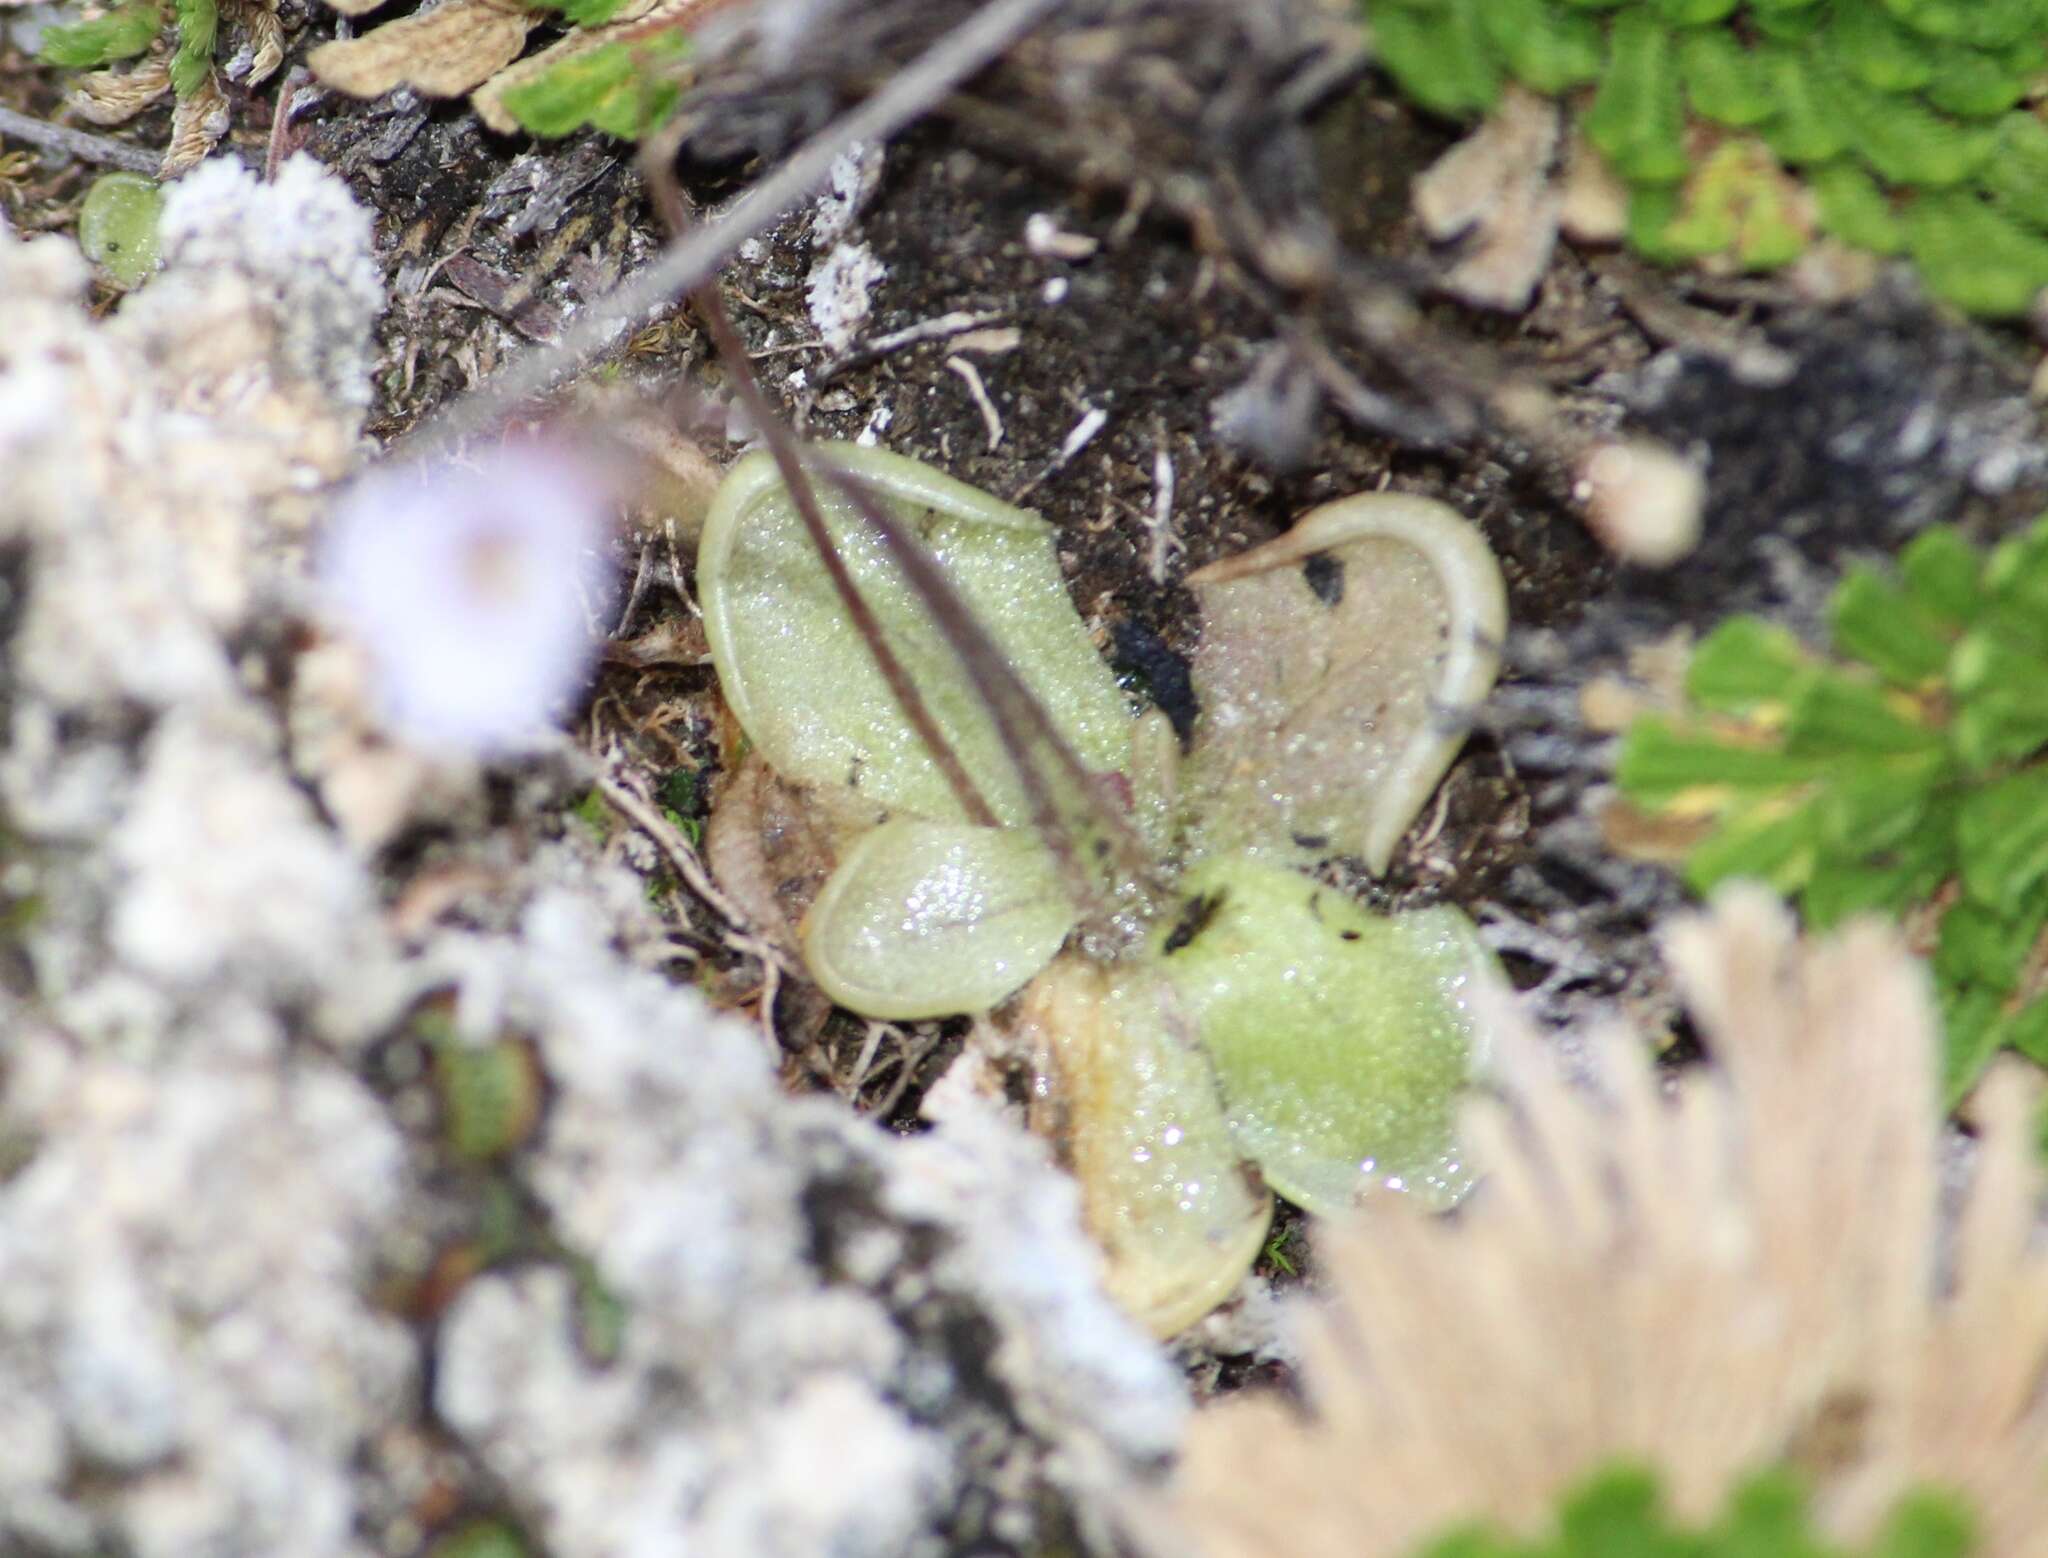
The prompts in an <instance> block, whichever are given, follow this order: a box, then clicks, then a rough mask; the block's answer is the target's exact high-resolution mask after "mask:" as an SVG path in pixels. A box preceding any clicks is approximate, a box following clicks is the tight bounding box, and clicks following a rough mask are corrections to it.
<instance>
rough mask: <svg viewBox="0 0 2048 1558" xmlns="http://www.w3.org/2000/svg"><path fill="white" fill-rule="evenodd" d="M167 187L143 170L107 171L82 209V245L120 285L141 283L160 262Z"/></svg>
mask: <svg viewBox="0 0 2048 1558" xmlns="http://www.w3.org/2000/svg"><path fill="white" fill-rule="evenodd" d="M163 214H164V192H163V190H162V189H160V188H159V187H158V186H157V184H156V182H155V181H154V180H152V179H146V178H144V177H143V176H142V175H141V174H139V173H103V174H101V175H100V176H99V177H98V178H96V179H94V180H93V184H92V188H91V189H89V190H87V191H86V192H85V200H84V203H83V204H81V205H80V206H79V208H78V247H79V249H80V250H81V251H82V252H83V253H84V255H85V257H86V258H87V259H88V260H91V261H92V262H93V263H94V264H95V265H97V266H99V267H100V268H101V269H102V270H104V271H105V272H106V273H107V275H108V277H109V278H110V279H111V280H113V281H114V282H115V283H117V284H118V285H120V286H122V287H137V286H140V285H141V284H142V283H143V282H144V281H145V280H146V279H148V277H149V276H150V274H151V273H152V272H153V271H155V269H156V267H157V231H158V228H159V226H160V224H161V223H162V221H163Z"/></svg>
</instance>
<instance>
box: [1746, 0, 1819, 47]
mask: <svg viewBox="0 0 2048 1558" xmlns="http://www.w3.org/2000/svg"><path fill="white" fill-rule="evenodd" d="M1744 14H1745V15H1747V16H1748V17H1749V21H1750V25H1751V26H1752V27H1754V28H1756V30H1757V33H1758V35H1759V36H1761V37H1763V38H1767V39H1769V40H1771V41H1773V42H1777V43H1804V42H1806V41H1807V40H1808V39H1809V38H1812V37H1813V36H1814V35H1815V34H1817V33H1818V32H1819V31H1820V30H1821V28H1822V27H1824V26H1826V25H1827V17H1828V13H1827V7H1826V6H1824V5H1817V4H1816V5H1797V6H1787V7H1777V6H1767V5H1760V4H1758V3H1757V0H1750V3H1749V7H1748V9H1747V11H1746V12H1745V13H1744Z"/></svg>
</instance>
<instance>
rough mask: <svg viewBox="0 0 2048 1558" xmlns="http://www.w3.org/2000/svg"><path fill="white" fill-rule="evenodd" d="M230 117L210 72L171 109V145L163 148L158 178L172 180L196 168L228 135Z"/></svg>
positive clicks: (231, 120)
mask: <svg viewBox="0 0 2048 1558" xmlns="http://www.w3.org/2000/svg"><path fill="white" fill-rule="evenodd" d="M233 122H234V115H233V113H232V112H231V111H230V110H229V108H228V100H227V99H226V98H225V97H223V96H222V95H221V90H220V82H219V81H218V80H216V79H215V78H214V74H213V72H212V71H208V72H207V73H206V79H205V80H203V81H201V82H200V83H199V85H198V86H197V87H195V88H194V89H193V90H192V91H190V92H188V93H187V94H186V95H185V96H183V97H181V98H179V99H178V101H177V103H176V105H175V106H174V107H173V108H172V109H171V141H170V144H169V145H168V146H166V147H165V148H164V161H163V167H162V168H161V169H160V170H159V172H158V175H157V176H158V177H159V178H167V179H172V178H176V177H177V176H178V175H179V174H180V173H186V172H189V171H190V170H192V169H193V168H196V167H198V166H199V164H200V163H201V162H202V161H203V160H205V157H206V154H207V153H208V152H210V151H212V150H213V149H214V147H216V146H218V145H219V144H220V142H221V137H222V136H224V135H226V134H227V133H228V126H229V125H230V124H232V123H233Z"/></svg>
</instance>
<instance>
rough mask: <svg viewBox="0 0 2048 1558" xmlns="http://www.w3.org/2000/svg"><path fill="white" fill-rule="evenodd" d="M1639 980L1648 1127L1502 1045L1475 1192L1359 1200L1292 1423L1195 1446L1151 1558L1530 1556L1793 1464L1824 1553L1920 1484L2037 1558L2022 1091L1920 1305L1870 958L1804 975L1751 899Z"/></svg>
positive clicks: (2036, 1438) (1923, 1276)
mask: <svg viewBox="0 0 2048 1558" xmlns="http://www.w3.org/2000/svg"><path fill="white" fill-rule="evenodd" d="M1669 950H1670V957H1671V962H1672V965H1673V967H1674V969H1675V971H1676V973H1677V975H1678V978H1679V982H1680V984H1681V987H1682V989H1683V991H1684V993H1685V996H1686V999H1687V1002H1688V1004H1689V1005H1690V1007H1691V1009H1692V1011H1693V1012H1694V1014H1695V1016H1696V1018H1697V1019H1698V1021H1699V1024H1700V1027H1701V1030H1702V1032H1703V1033H1704V1034H1705V1035H1706V1037H1707V1040H1708V1047H1709V1050H1710V1052H1711V1054H1712V1056H1713V1064H1711V1065H1709V1066H1704V1067H1701V1068H1698V1069H1697V1070H1695V1071H1693V1072H1691V1073H1690V1074H1688V1075H1687V1076H1686V1077H1685V1078H1684V1080H1683V1082H1682V1083H1681V1084H1680V1085H1679V1086H1678V1088H1677V1089H1676V1096H1675V1097H1667V1096H1665V1094H1666V1090H1665V1089H1664V1088H1662V1087H1660V1085H1659V1079H1658V1078H1657V1076H1656V1075H1655V1073H1654V1072H1653V1069H1652V1067H1651V1065H1650V1062H1649V1060H1648V1050H1647V1046H1645V1045H1644V1044H1643V1043H1642V1042H1641V1041H1640V1040H1638V1039H1637V1038H1636V1037H1635V1036H1633V1035H1629V1034H1624V1033H1615V1032H1609V1033H1602V1034H1597V1035H1594V1036H1592V1037H1591V1038H1590V1040H1589V1041H1588V1043H1587V1045H1586V1051H1585V1059H1586V1064H1587V1067H1588V1068H1589V1070H1590V1074H1591V1085H1590V1086H1587V1085H1574V1084H1571V1083H1569V1082H1567V1081H1566V1080H1565V1079H1564V1078H1563V1077H1562V1076H1561V1075H1560V1074H1559V1071H1558V1068H1557V1066H1556V1064H1555V1063H1554V1060H1553V1057H1552V1055H1551V1054H1550V1052H1549V1049H1548V1046H1547V1045H1546V1044H1545V1043H1544V1042H1543V1041H1542V1040H1540V1039H1539V1038H1538V1037H1537V1036H1536V1035H1535V1034H1534V1033H1533V1032H1531V1031H1530V1030H1529V1029H1528V1028H1527V1027H1526V1026H1525V1025H1523V1024H1522V1023H1521V1022H1519V1021H1518V1020H1515V1019H1513V1018H1511V1017H1505V1016H1504V1017H1503V1018H1502V1020H1500V1021H1499V1022H1498V1023H1497V1024H1496V1027H1497V1032H1496V1035H1495V1055H1496V1057H1497V1060H1498V1066H1499V1077H1498V1087H1497V1088H1495V1089H1493V1090H1491V1096H1490V1097H1488V1098H1486V1099H1484V1100H1481V1101H1478V1102H1476V1103H1475V1104H1474V1105H1473V1107H1472V1109H1471V1111H1470V1115H1471V1117H1470V1120H1469V1124H1468V1137H1467V1139H1468V1140H1469V1141H1470V1143H1471V1145H1472V1147H1473V1149H1474V1156H1475V1158H1476V1159H1477V1161H1479V1162H1480V1163H1482V1164H1484V1165H1485V1166H1486V1168H1487V1171H1488V1177H1487V1179H1486V1181H1485V1182H1484V1183H1483V1185H1482V1186H1481V1188H1480V1190H1479V1191H1478V1192H1477V1193H1476V1194H1475V1196H1474V1197H1473V1199H1472V1201H1471V1202H1470V1203H1469V1204H1468V1205H1467V1207H1466V1208H1465V1209H1464V1211H1463V1212H1462V1214H1461V1215H1460V1216H1459V1217H1457V1218H1456V1219H1436V1218H1430V1217H1428V1216H1425V1215H1421V1214H1419V1213H1416V1212H1414V1211H1413V1210H1412V1209H1409V1208H1405V1207H1403V1206H1402V1205H1400V1204H1399V1202H1398V1198H1388V1199H1386V1200H1385V1201H1383V1202H1380V1203H1375V1204H1374V1206H1373V1207H1372V1208H1371V1209H1370V1214H1369V1215H1368V1216H1367V1217H1366V1218H1365V1219H1364V1220H1362V1221H1361V1222H1360V1223H1358V1224H1357V1225H1354V1226H1353V1227H1350V1228H1347V1229H1343V1230H1334V1229H1333V1230H1332V1231H1331V1232H1330V1233H1329V1234H1328V1235H1327V1236H1326V1238H1325V1239H1324V1241H1323V1264H1324V1267H1325V1269H1326V1270H1327V1271H1328V1272H1329V1274H1330V1277H1331V1286H1332V1288H1333V1289H1334V1293H1335V1298H1334V1300H1333V1301H1332V1302H1331V1303H1329V1304H1327V1305H1323V1306H1320V1307H1316V1308H1313V1309H1310V1310H1308V1311H1307V1312H1306V1313H1305V1314H1303V1315H1302V1317H1301V1320H1302V1325H1301V1342H1302V1352H1303V1371H1304V1378H1305V1380H1306V1382H1307V1385H1308V1388H1309V1392H1310V1395H1311V1398H1312V1402H1313V1413H1312V1415H1311V1416H1309V1417H1307V1418H1304V1417H1303V1416H1302V1415H1301V1414H1299V1413H1298V1412H1296V1411H1295V1410H1293V1409H1292V1408H1290V1407H1289V1406H1287V1405H1284V1404H1282V1403H1280V1402H1277V1401H1273V1400H1270V1399H1256V1400H1248V1401H1240V1402H1234V1403H1230V1404H1227V1405H1225V1406H1222V1407H1219V1408H1217V1409H1215V1410H1213V1411H1212V1412H1210V1413H1208V1414H1207V1415H1205V1416H1204V1417H1203V1418H1202V1419H1201V1420H1199V1421H1198V1423H1197V1424H1196V1427H1195V1430H1194V1433H1193V1435H1192V1438H1191V1440H1190V1444H1189V1450H1188V1455H1187V1459H1186V1461H1185V1463H1184V1466H1183V1468H1182V1474H1181V1479H1180V1483H1179V1491H1178V1504H1177V1507H1176V1509H1175V1511H1174V1517H1175V1523H1177V1524H1179V1525H1181V1526H1182V1527H1184V1532H1185V1533H1186V1534H1184V1535H1183V1536H1182V1537H1181V1538H1180V1539H1179V1540H1180V1541H1182V1542H1186V1541H1189V1540H1192V1537H1193V1535H1194V1534H1199V1538H1200V1540H1199V1541H1198V1542H1195V1544H1194V1545H1195V1547H1196V1550H1197V1551H1202V1552H1206V1553H1208V1554H1210V1555H1212V1558H1253V1555H1260V1558H1264V1555H1272V1558H1279V1555H1283V1554H1284V1555H1287V1558H1315V1555H1319V1554H1326V1553H1327V1554H1331V1555H1337V1554H1342V1555H1344V1558H1370V1555H1378V1554H1385V1555H1389V1558H1393V1555H1404V1554H1407V1553H1409V1552H1411V1551H1412V1549H1413V1548H1414V1546H1415V1545H1416V1544H1417V1543H1418V1542H1420V1541H1422V1540H1424V1539H1426V1538H1427V1537H1428V1536H1430V1535H1431V1534H1433V1533H1435V1532H1437V1531H1440V1530H1441V1529H1442V1528H1444V1527H1445V1526H1446V1525H1448V1524H1451V1523H1454V1522H1457V1521H1462V1520H1468V1519H1472V1518H1487V1519H1492V1520H1496V1521H1499V1522H1501V1523H1503V1524H1504V1525H1507V1526H1509V1527H1511V1528H1515V1529H1519V1530H1522V1531H1534V1530H1537V1529H1540V1528H1542V1527H1543V1526H1544V1525H1545V1524H1546V1522H1547V1520H1548V1518H1549V1517H1550V1515H1551V1513H1552V1512H1553V1511H1554V1509H1555V1507H1556V1503H1557V1500H1558V1497H1559V1495H1560V1494H1561V1493H1562V1492H1564V1491H1565V1490H1567V1489H1568V1488H1570V1487H1571V1486H1573V1485H1574V1484H1575V1483H1577V1482H1579V1481H1580V1480H1581V1479H1583V1478H1584V1477H1586V1476H1587V1475H1589V1474H1590V1473H1592V1472H1594V1471H1595V1470H1597V1469H1598V1468H1600V1467H1602V1466H1603V1465H1605V1464H1607V1463H1609V1462H1612V1461H1614V1460H1616V1459H1618V1458H1628V1459H1637V1460H1646V1461H1648V1462H1650V1463H1651V1464H1653V1465H1655V1466H1656V1467H1657V1468H1659V1471H1660V1474H1661V1476H1662V1478H1663V1480H1664V1484H1665V1486H1666V1488H1667V1490H1668V1492H1669V1494H1670V1496H1671V1498H1672V1502H1673V1503H1674V1505H1675V1506H1676V1507H1677V1508H1678V1509H1679V1510H1680V1511H1682V1512H1683V1513H1685V1514H1687V1515H1689V1516H1692V1517H1694V1518H1697V1517H1700V1516H1702V1515H1704V1514H1705V1513H1706V1512H1707V1511H1709V1510H1710V1509H1713V1508H1717V1507H1718V1506H1719V1505H1720V1504H1721V1503H1722V1501H1723V1499H1724V1498H1725V1496H1726V1494H1727V1492H1728V1491H1729V1488H1730V1486H1731V1484H1733V1483H1734V1482H1736V1481H1738V1480H1739V1479H1740V1478H1741V1477H1742V1476H1743V1475H1744V1474H1745V1473H1748V1472H1751V1471H1754V1470H1757V1469H1759V1468H1762V1467H1764V1466H1768V1465H1773V1464H1779V1463H1784V1462H1787V1461H1790V1462H1791V1463H1793V1464H1794V1465H1796V1466H1798V1467H1799V1468H1800V1469H1801V1470H1802V1471H1804V1472H1805V1473H1806V1474H1807V1475H1808V1476H1809V1477H1811V1478H1812V1479H1813V1480H1814V1481H1815V1483H1816V1486H1817V1498H1818V1512H1819V1514H1820V1516H1821V1518H1822V1519H1823V1520H1824V1521H1825V1522H1826V1523H1827V1524H1828V1525H1829V1526H1830V1527H1831V1528H1832V1529H1835V1530H1837V1531H1839V1532H1841V1533H1842V1534H1844V1535H1856V1534H1859V1533H1862V1532H1864V1531H1867V1530H1868V1528H1869V1527H1870V1525H1871V1524H1872V1522H1873V1521H1874V1520H1875V1519H1876V1518H1877V1517H1878V1516H1879V1515H1881V1514H1882V1513H1883V1512H1884V1511H1885V1510H1886V1509H1887V1508H1888V1507H1889V1506H1890V1505H1891V1503H1892V1501H1893V1500H1894V1499H1895V1498H1896V1497H1897V1496H1898V1495H1899V1494H1900V1493H1901V1492H1902V1491H1904V1490H1905V1489H1907V1488H1909V1487H1912V1486H1915V1485H1920V1484H1926V1483H1935V1484H1940V1485H1946V1486H1950V1487H1953V1488H1956V1489H1958V1490H1960V1491H1961V1492H1963V1493H1964V1494H1965V1495H1966V1496H1968V1497H1969V1498H1970V1500H1971V1501H1972V1502H1973V1504H1975V1505H1976V1506H1977V1507H1978V1509H1979V1512H1980V1514H1981V1517H1982V1519H1983V1523H1984V1529H1983V1535H1984V1541H1985V1545H1984V1547H1983V1549H1982V1551H1983V1552H1984V1553H1985V1554H1987V1555H1990V1558H2003V1555H2014V1558H2018V1555H2021V1554H2024V1553H2028V1552H2032V1551H2037V1550H2038V1548H2037V1547H2035V1546H2031V1545H2029V1544H2031V1543H2035V1542H2037V1541H2038V1533H2039V1532H2040V1531H2041V1530H2042V1529H2044V1528H2048V1410H2044V1407H2043V1403H2042V1400H2041V1395H2040V1391H2039V1389H2038V1385H2039V1382H2040V1376H2041V1371H2042V1368H2043V1365H2044V1363H2048V1261H2044V1260H2043V1259H2041V1258H2040V1257H2038V1256H2037V1255H2035V1254H2032V1253H2030V1251H2029V1233H2030V1230H2031V1228H2032V1226H2033V1220H2034V1214H2035V1207H2036V1203H2037V1198H2038V1196H2039V1193H2040V1190H2041V1174H2040V1171H2039V1168H2038V1165H2037V1163H2036V1161H2035V1158H2034V1156H2033V1142H2032V1133H2031V1130H2030V1127H2029V1123H2028V1115H2029V1092H2030V1087H2029V1083H2028V1082H2027V1081H2026V1080H2023V1079H2021V1078H2020V1077H2018V1076H2005V1077H2000V1078H1998V1079H1996V1085H1995V1086H1991V1087H1989V1088H1987V1089H1986V1091H1985V1093H1984V1095H1983V1097H1984V1105H1983V1117H1982V1121H1981V1124H1982V1135H1983V1142H1982V1148H1981V1152H1980V1156H1979V1164H1978V1168H1977V1172H1976V1176H1975V1182H1974V1184H1973V1186H1972V1189H1971V1194H1970V1196H1969V1200H1968V1204H1967V1207H1966V1209H1965V1211H1964V1212H1963V1214H1962V1217H1961V1221H1960V1224H1959V1226H1958V1227H1957V1228H1956V1229H1955V1230H1954V1249H1953V1257H1954V1258H1953V1272H1952V1280H1951V1281H1950V1282H1948V1283H1947V1284H1946V1285H1944V1284H1943V1282H1942V1281H1941V1280H1939V1277H1938V1272H1937V1265H1938V1262H1937V1254H1938V1250H1939V1246H1940V1241H1941V1232H1942V1231H1941V1228H1940V1226H1939V1223H1938V1212H1937V1189H1938V1185H1939V1165H1938V1149H1939V1146H1940V1127H1939V1118H1940V1099H1939V1093H1938V1073H1937V1066H1936V1056H1937V1038H1938V1035H1937V1031H1936V1025H1935V1022H1934V1018H1933V1015H1932V1012H1931V1010H1930V1008H1929V1002H1928V996H1927V991H1926V988H1925V984H1924V977H1923V974H1922V971H1921V969H1920V967H1919V965H1918V964H1917V963H1915V962H1914V961H1913V960H1912V959H1910V958H1909V957H1908V956H1907V954H1906V952H1905V949H1904V947H1903V946H1902V945H1901V944H1900V943H1899V941H1898V939H1897V937H1896V936H1895V935H1894V934H1892V933H1891V932H1889V931H1887V930H1885V929H1883V928H1881V927H1878V926H1875V925H1865V926H1861V927H1857V928H1852V929H1850V930H1849V931H1847V932H1846V933H1845V934H1843V935H1841V936H1839V937H1837V938H1835V939H1832V940H1830V941H1827V942H1823V943H1820V944H1818V945H1813V946H1802V945H1800V944H1799V943H1798V942H1797V941H1796V940H1795V938H1794V935H1793V931H1792V927H1791V923H1790V920H1789V918H1788V916H1787V915H1786V913H1785V911H1784V910H1783V908H1782V907H1781V906H1780V905H1779V904H1778V903H1777V901H1776V900H1775V899H1773V898H1771V897H1769V896H1768V895H1766V894H1762V893H1760V892H1756V891H1746V892H1731V893H1730V894H1728V895H1726V896H1725V897H1723V898H1722V899H1721V900H1720V901H1719V902H1718V903H1717V906H1716V908H1715V909H1714V911H1713V912H1712V913H1711V914H1707V915H1699V916H1694V917H1691V918H1688V919H1687V920H1685V921H1683V922H1682V923H1681V924H1679V925H1678V926H1677V927H1676V928H1675V929H1674V930H1673V932H1672V934H1671V936H1670V938H1669ZM1183 1550H1185V1549H1184V1548H1183Z"/></svg>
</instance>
